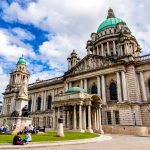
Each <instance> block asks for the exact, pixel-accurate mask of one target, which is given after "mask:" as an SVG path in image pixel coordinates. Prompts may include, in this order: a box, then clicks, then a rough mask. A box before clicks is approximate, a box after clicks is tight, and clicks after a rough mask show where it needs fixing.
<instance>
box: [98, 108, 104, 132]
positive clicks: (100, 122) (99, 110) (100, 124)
mask: <svg viewBox="0 0 150 150" xmlns="http://www.w3.org/2000/svg"><path fill="white" fill-rule="evenodd" d="M98 112H99V130H100V133H101V134H103V133H104V131H103V129H102V119H101V109H100V107H99V108H98Z"/></svg>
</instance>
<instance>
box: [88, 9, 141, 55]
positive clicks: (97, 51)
mask: <svg viewBox="0 0 150 150" xmlns="http://www.w3.org/2000/svg"><path fill="white" fill-rule="evenodd" d="M86 49H87V53H88V54H94V55H100V56H104V57H112V56H115V57H125V56H128V55H132V56H133V57H137V56H139V53H140V50H141V49H140V46H139V44H138V42H137V40H136V38H135V37H134V36H133V35H132V33H131V31H130V29H129V28H128V26H127V24H126V22H124V21H123V20H122V19H120V18H117V17H116V16H115V14H114V11H113V9H111V8H110V9H109V10H108V14H107V19H106V20H104V21H103V22H102V23H100V25H99V27H98V29H97V33H92V34H91V40H88V41H87V45H86Z"/></svg>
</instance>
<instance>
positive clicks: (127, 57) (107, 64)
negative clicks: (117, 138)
mask: <svg viewBox="0 0 150 150" xmlns="http://www.w3.org/2000/svg"><path fill="white" fill-rule="evenodd" d="M86 49H87V55H86V56H85V57H84V58H83V59H81V60H80V59H79V58H78V56H77V54H76V52H75V51H73V53H72V54H71V56H70V57H69V58H68V71H67V72H66V73H65V74H64V76H62V77H56V78H53V79H48V80H42V81H37V82H35V83H33V84H29V101H30V106H31V107H30V110H31V117H32V118H33V124H34V125H35V126H41V127H43V126H46V127H50V128H53V126H54V125H55V123H56V122H54V120H55V119H56V118H55V117H54V116H53V113H55V112H54V109H53V105H52V103H53V102H55V98H56V97H57V96H60V95H62V94H64V93H65V91H67V90H68V89H69V88H70V87H81V88H84V89H85V90H87V92H88V93H90V94H97V95H98V96H100V97H101V99H102V125H103V126H105V125H114V126H116V127H117V126H133V127H134V126H150V54H149V55H145V56H140V55H139V54H140V47H139V44H138V42H137V40H136V39H135V37H134V36H133V35H132V34H131V31H130V30H129V29H128V28H127V27H125V26H124V24H122V23H119V24H117V25H116V26H113V27H110V28H106V29H104V30H103V31H101V32H100V33H92V34H91V40H88V41H87V46H86ZM25 74H26V73H25ZM20 79H21V78H20ZM14 80H15V82H17V84H14V82H13V83H12V79H11V80H10V83H9V85H8V87H7V88H6V91H5V93H4V101H3V110H2V114H3V115H4V116H7V115H9V114H11V113H12V111H14V105H15V97H16V95H17V87H18V86H19V83H20V80H18V77H16V78H15V79H14ZM10 85H11V86H10ZM12 85H14V87H13V86H12ZM12 87H13V88H12ZM12 89H13V90H12ZM39 105H40V106H39ZM73 109H74V111H75V109H76V108H75V107H74V108H73ZM78 110H80V108H78ZM57 113H58V111H57ZM57 115H59V114H57ZM68 124H69V122H68ZM70 124H71V123H70ZM72 125H73V126H74V127H73V128H75V127H76V125H75V124H72ZM93 126H94V124H93Z"/></svg>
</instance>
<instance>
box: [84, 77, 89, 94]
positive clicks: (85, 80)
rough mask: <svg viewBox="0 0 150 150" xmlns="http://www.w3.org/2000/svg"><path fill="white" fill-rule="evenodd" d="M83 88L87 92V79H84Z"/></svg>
mask: <svg viewBox="0 0 150 150" xmlns="http://www.w3.org/2000/svg"><path fill="white" fill-rule="evenodd" d="M84 89H85V90H86V91H87V92H88V90H87V79H84Z"/></svg>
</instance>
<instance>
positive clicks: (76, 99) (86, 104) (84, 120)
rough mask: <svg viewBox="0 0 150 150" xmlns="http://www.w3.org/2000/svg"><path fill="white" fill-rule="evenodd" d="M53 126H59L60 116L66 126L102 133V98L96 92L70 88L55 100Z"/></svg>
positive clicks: (70, 128) (72, 128) (71, 128)
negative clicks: (90, 92)
mask: <svg viewBox="0 0 150 150" xmlns="http://www.w3.org/2000/svg"><path fill="white" fill-rule="evenodd" d="M53 107H54V120H53V128H54V129H56V128H57V120H58V118H59V117H63V118H64V128H67V129H69V130H78V131H80V132H84V131H88V132H93V129H94V130H99V131H100V132H101V133H103V131H102V126H101V99H100V97H99V96H97V95H95V94H87V93H86V92H85V91H84V90H83V89H82V88H80V87H72V88H70V89H69V90H68V91H67V92H66V93H65V94H64V95H59V96H57V97H56V99H55V101H54V102H53Z"/></svg>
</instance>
